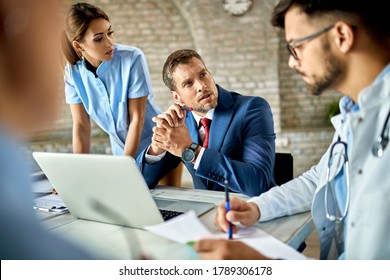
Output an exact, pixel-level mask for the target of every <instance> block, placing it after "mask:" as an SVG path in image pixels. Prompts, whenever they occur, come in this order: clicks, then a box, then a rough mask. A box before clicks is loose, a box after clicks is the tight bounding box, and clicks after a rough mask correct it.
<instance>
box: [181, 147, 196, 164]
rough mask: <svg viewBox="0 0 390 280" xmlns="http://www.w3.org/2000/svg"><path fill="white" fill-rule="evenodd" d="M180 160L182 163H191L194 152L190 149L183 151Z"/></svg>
mask: <svg viewBox="0 0 390 280" xmlns="http://www.w3.org/2000/svg"><path fill="white" fill-rule="evenodd" d="M181 158H182V160H183V161H184V162H192V161H193V160H194V159H195V152H194V151H193V150H191V149H185V150H184V152H183V154H182V157H181Z"/></svg>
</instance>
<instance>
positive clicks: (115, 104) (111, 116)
mask: <svg viewBox="0 0 390 280" xmlns="http://www.w3.org/2000/svg"><path fill="white" fill-rule="evenodd" d="M65 96H66V102H67V103H68V104H83V105H84V108H85V110H86V112H87V113H88V114H89V116H90V117H91V118H92V119H93V120H94V121H95V122H96V124H97V125H99V126H100V127H101V128H102V129H103V130H104V131H105V132H107V133H108V135H109V136H110V142H111V147H112V153H113V154H114V155H121V154H123V150H124V144H125V141H126V137H127V132H128V128H129V124H130V120H129V113H128V105H127V103H128V99H132V98H140V97H144V96H148V102H147V104H146V112H145V122H144V128H143V131H142V135H141V139H140V145H139V147H138V151H137V154H138V152H139V151H142V150H143V149H145V148H146V147H147V146H148V144H150V138H151V137H152V134H153V132H152V128H153V126H154V123H153V122H152V118H153V117H154V116H157V115H158V114H159V113H160V112H161V110H160V109H159V108H158V107H157V105H156V104H155V102H154V99H153V95H152V86H151V81H150V75H149V71H148V66H147V63H146V59H145V56H144V54H143V52H142V51H141V50H140V49H138V48H136V47H132V46H124V45H119V44H115V47H114V55H113V58H112V59H111V60H109V61H104V62H102V63H101V64H100V65H99V67H98V68H97V70H96V76H95V74H94V73H92V72H91V71H90V70H88V69H87V67H86V62H85V60H84V59H82V60H80V61H79V62H77V64H76V65H74V66H71V65H69V64H68V65H67V66H66V68H65Z"/></svg>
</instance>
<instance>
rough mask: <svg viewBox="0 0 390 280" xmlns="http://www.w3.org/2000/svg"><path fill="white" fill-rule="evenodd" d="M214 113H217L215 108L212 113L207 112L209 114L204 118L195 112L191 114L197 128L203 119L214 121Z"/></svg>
mask: <svg viewBox="0 0 390 280" xmlns="http://www.w3.org/2000/svg"><path fill="white" fill-rule="evenodd" d="M214 111H215V108H213V109H211V110H210V111H208V112H207V114H206V115H205V116H204V117H201V116H199V115H198V114H196V113H194V112H191V113H192V116H193V117H194V119H195V121H196V124H197V126H199V122H200V119H202V118H208V119H210V120H212V119H213V117H214Z"/></svg>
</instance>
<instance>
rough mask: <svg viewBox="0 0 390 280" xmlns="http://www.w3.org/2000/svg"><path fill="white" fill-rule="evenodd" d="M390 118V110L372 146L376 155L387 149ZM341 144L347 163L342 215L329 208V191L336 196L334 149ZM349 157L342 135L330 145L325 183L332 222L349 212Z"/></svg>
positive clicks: (342, 217) (326, 211) (339, 220)
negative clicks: (334, 187) (333, 171)
mask: <svg viewBox="0 0 390 280" xmlns="http://www.w3.org/2000/svg"><path fill="white" fill-rule="evenodd" d="M389 119H390V111H389V113H388V114H387V117H386V120H385V123H384V125H383V128H382V131H381V134H380V135H379V137H378V139H377V142H375V143H374V145H373V146H372V153H373V155H374V156H376V157H379V158H380V157H382V156H383V152H384V150H385V149H386V146H387V144H388V143H389V130H390V127H389ZM337 145H340V146H342V147H343V153H342V155H343V159H344V165H345V180H346V201H345V207H344V210H343V212H342V213H340V215H334V214H331V213H330V211H329V208H328V191H331V192H332V197H333V198H334V197H335V193H334V189H332V186H331V183H330V169H331V165H332V162H333V150H334V148H335V146H337ZM349 191H350V186H349V159H348V152H347V143H345V142H344V141H341V138H340V136H339V137H338V139H337V141H336V142H334V143H333V144H332V145H331V147H330V154H329V160H328V167H327V172H326V185H325V214H326V218H327V219H328V220H330V221H332V222H342V221H343V220H344V219H345V217H346V216H347V214H348V208H349Z"/></svg>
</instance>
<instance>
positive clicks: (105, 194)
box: [32, 152, 214, 228]
mask: <svg viewBox="0 0 390 280" xmlns="http://www.w3.org/2000/svg"><path fill="white" fill-rule="evenodd" d="M32 155H33V157H34V159H35V160H36V162H37V163H38V165H39V166H40V168H41V169H42V171H43V172H44V173H45V175H46V177H47V179H48V180H49V182H50V183H51V184H52V185H53V186H54V188H55V189H56V190H57V192H58V194H59V196H60V197H61V199H62V200H63V201H64V203H65V205H66V206H67V207H68V209H69V212H70V213H71V214H72V215H73V216H75V217H78V218H81V219H86V220H92V221H98V222H104V223H109V224H116V225H123V226H128V227H133V228H143V227H144V226H146V225H154V224H158V223H162V222H164V220H166V219H169V216H175V215H178V214H181V213H185V212H187V211H189V210H194V211H195V213H196V214H197V215H198V216H200V215H202V214H204V213H206V212H207V211H209V210H211V209H213V208H214V204H213V203H208V202H199V201H187V200H174V199H163V198H153V197H152V195H151V193H150V190H149V188H148V186H147V184H146V182H145V180H144V177H143V176H142V174H141V172H140V170H139V168H138V166H137V164H136V162H135V160H134V159H133V158H132V157H129V156H111V155H96V154H70V153H46V152H34V153H33V154H32ZM166 213H168V215H167V216H168V217H166V218H165V219H164V218H163V214H164V215H166Z"/></svg>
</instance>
